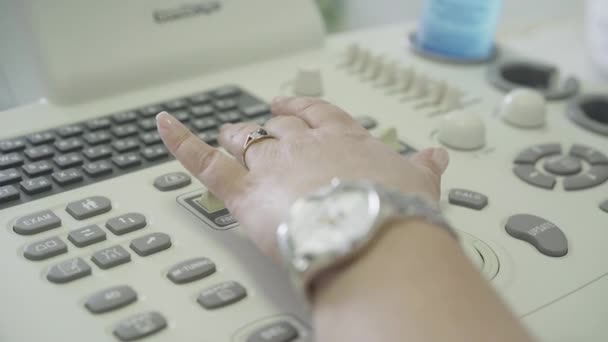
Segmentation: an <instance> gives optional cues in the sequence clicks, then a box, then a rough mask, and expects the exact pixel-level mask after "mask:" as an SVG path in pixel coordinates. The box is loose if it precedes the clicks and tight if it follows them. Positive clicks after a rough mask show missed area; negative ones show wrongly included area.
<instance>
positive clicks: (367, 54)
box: [354, 49, 373, 73]
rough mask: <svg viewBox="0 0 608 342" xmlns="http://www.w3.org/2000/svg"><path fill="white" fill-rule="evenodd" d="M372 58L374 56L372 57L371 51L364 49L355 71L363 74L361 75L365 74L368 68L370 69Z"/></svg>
mask: <svg viewBox="0 0 608 342" xmlns="http://www.w3.org/2000/svg"><path fill="white" fill-rule="evenodd" d="M372 58H373V56H372V53H371V51H369V50H367V49H363V50H362V51H361V54H360V56H359V61H358V62H357V64H356V65H355V66H354V67H355V71H357V72H361V73H362V72H365V71H366V70H367V68H368V67H369V64H370V62H371V61H372Z"/></svg>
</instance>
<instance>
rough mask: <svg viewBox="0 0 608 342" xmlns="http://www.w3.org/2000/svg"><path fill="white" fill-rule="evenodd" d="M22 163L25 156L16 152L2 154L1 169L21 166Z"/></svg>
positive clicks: (0, 159) (0, 157)
mask: <svg viewBox="0 0 608 342" xmlns="http://www.w3.org/2000/svg"><path fill="white" fill-rule="evenodd" d="M21 164H23V158H21V156H20V155H19V154H18V153H16V152H12V153H9V154H3V155H0V170H4V169H8V168H9V167H14V166H19V165H21Z"/></svg>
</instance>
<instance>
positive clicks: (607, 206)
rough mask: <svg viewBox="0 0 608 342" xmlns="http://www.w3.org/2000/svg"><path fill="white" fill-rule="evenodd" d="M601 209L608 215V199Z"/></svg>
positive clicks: (601, 205)
mask: <svg viewBox="0 0 608 342" xmlns="http://www.w3.org/2000/svg"><path fill="white" fill-rule="evenodd" d="M600 209H602V210H603V211H605V212H607V213H608V199H607V200H605V201H604V202H602V203H601V204H600Z"/></svg>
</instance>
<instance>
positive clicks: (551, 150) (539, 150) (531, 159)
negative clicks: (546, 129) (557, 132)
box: [514, 144, 562, 164]
mask: <svg viewBox="0 0 608 342" xmlns="http://www.w3.org/2000/svg"><path fill="white" fill-rule="evenodd" d="M559 153H562V147H561V145H560V144H542V145H536V146H532V147H529V148H527V149H525V150H523V151H521V152H520V153H519V154H518V155H517V157H515V160H514V163H516V164H534V163H536V161H538V160H539V159H540V158H542V157H546V156H550V155H552V154H559Z"/></svg>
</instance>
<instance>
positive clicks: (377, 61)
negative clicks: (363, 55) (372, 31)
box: [363, 56, 385, 81]
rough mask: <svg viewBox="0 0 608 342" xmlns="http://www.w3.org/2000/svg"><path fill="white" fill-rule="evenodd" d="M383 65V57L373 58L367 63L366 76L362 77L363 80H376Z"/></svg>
mask: <svg viewBox="0 0 608 342" xmlns="http://www.w3.org/2000/svg"><path fill="white" fill-rule="evenodd" d="M384 64H385V63H384V56H376V57H373V58H372V60H371V61H370V63H369V68H368V70H367V73H366V75H365V76H363V79H364V80H366V81H373V80H375V79H376V78H378V76H380V72H381V71H382V68H384Z"/></svg>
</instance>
